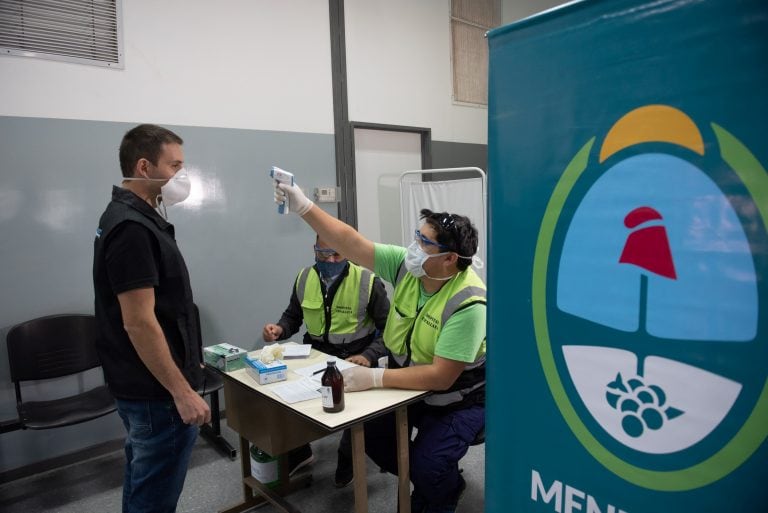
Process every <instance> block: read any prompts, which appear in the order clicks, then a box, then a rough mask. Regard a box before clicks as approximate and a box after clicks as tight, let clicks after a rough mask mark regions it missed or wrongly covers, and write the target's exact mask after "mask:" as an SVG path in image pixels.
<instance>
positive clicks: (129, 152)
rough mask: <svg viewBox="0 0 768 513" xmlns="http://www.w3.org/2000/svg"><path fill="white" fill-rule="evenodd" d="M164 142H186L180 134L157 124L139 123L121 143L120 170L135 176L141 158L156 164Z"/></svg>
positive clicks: (127, 174) (127, 133)
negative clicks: (134, 172)
mask: <svg viewBox="0 0 768 513" xmlns="http://www.w3.org/2000/svg"><path fill="white" fill-rule="evenodd" d="M164 144H184V141H183V140H182V139H181V137H179V136H178V135H176V134H174V133H173V132H171V131H170V130H168V129H167V128H163V127H161V126H157V125H149V124H144V125H139V126H137V127H134V128H131V129H130V130H128V131H127V132H126V133H125V135H124V136H123V141H122V142H121V143H120V170H121V171H122V172H123V176H125V177H131V176H133V170H134V169H135V168H136V163H137V162H138V161H139V160H140V159H147V160H148V161H150V162H151V163H152V164H154V165H155V166H156V165H157V160H158V159H159V158H160V153H161V152H162V151H163V145H164Z"/></svg>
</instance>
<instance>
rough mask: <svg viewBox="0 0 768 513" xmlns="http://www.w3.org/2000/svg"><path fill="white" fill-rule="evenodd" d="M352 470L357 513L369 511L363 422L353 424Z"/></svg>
mask: <svg viewBox="0 0 768 513" xmlns="http://www.w3.org/2000/svg"><path fill="white" fill-rule="evenodd" d="M352 472H353V475H354V476H355V480H354V484H355V485H354V486H355V513H368V477H367V475H366V470H365V431H364V430H363V423H362V422H361V423H359V424H355V425H354V426H352Z"/></svg>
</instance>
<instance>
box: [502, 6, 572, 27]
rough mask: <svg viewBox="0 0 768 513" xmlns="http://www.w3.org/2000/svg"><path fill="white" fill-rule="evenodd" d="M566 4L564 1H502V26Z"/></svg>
mask: <svg viewBox="0 0 768 513" xmlns="http://www.w3.org/2000/svg"><path fill="white" fill-rule="evenodd" d="M566 3H568V2H566V1H564V0H522V1H521V0H502V4H501V20H502V24H503V25H507V24H509V23H513V22H515V21H518V20H521V19H523V18H527V17H528V16H532V15H534V14H537V13H539V12H542V11H546V10H549V9H551V8H553V7H556V6H558V5H562V4H566Z"/></svg>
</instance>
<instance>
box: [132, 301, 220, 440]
mask: <svg viewBox="0 0 768 513" xmlns="http://www.w3.org/2000/svg"><path fill="white" fill-rule="evenodd" d="M117 300H118V301H119V303H120V310H121V313H122V317H123V327H124V328H125V331H126V332H127V333H128V337H129V338H130V340H131V343H132V344H133V347H134V348H135V349H136V352H137V353H138V355H139V358H141V361H142V362H143V363H144V365H146V366H147V368H148V369H149V372H151V373H152V375H153V376H154V377H155V379H157V380H158V381H159V382H160V384H161V385H163V386H164V387H165V389H166V390H168V392H169V393H170V394H171V396H172V397H173V401H174V403H175V404H176V409H177V410H178V411H179V415H180V416H181V419H182V420H183V421H184V423H185V424H196V425H201V424H203V423H207V422H210V420H211V409H210V408H209V407H208V403H206V402H205V400H203V398H202V397H200V396H199V395H198V394H197V392H195V391H194V390H192V387H191V386H190V385H189V383H188V382H187V380H186V378H185V377H184V375H183V374H182V373H181V371H180V370H179V368H178V367H177V366H176V363H175V362H174V361H173V358H172V357H171V352H170V349H169V348H168V343H167V341H166V340H165V334H164V333H163V330H162V328H161V327H160V323H159V322H158V321H157V317H156V316H155V291H154V289H153V288H151V287H146V288H140V289H133V290H129V291H126V292H122V293H120V294H118V295H117Z"/></svg>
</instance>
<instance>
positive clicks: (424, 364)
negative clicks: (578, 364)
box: [275, 184, 486, 513]
mask: <svg viewBox="0 0 768 513" xmlns="http://www.w3.org/2000/svg"><path fill="white" fill-rule="evenodd" d="M286 197H287V198H288V199H289V203H290V205H291V210H292V211H293V212H295V213H297V214H298V215H300V216H301V217H302V219H303V220H304V221H305V222H307V224H309V225H310V226H311V227H312V229H313V230H315V232H316V233H317V234H318V235H319V236H320V238H322V239H323V240H324V241H327V242H328V243H329V244H330V245H332V246H333V247H334V248H335V249H336V251H338V252H339V254H341V255H342V256H344V257H346V258H349V259H351V260H354V261H355V262H358V263H359V264H360V265H362V266H364V267H366V268H368V269H373V270H374V271H375V272H376V274H377V275H378V276H381V277H382V279H384V280H387V281H390V282H391V283H393V284H394V286H395V290H394V295H393V297H392V308H391V309H390V312H389V317H388V319H387V325H386V328H385V329H384V337H383V338H384V344H385V345H386V348H387V349H388V350H389V351H390V353H391V356H390V359H389V368H387V369H384V368H375V369H374V368H366V367H354V368H351V369H347V370H345V371H343V372H342V374H343V375H344V385H345V390H347V391H351V392H354V391H358V390H366V389H369V388H373V387H392V388H403V389H412V390H431V391H432V392H433V394H431V395H430V396H428V397H427V398H426V399H425V400H424V401H422V402H419V403H416V404H414V405H412V406H409V408H408V421H409V424H410V427H411V429H412V427H416V428H417V429H418V433H417V435H416V437H415V438H414V439H413V440H412V441H411V444H410V476H411V482H412V483H413V493H412V494H411V511H413V512H414V513H437V512H440V513H447V512H453V511H455V510H456V506H457V503H458V501H459V498H460V497H461V495H462V493H463V491H464V488H465V487H466V484H465V482H464V479H463V478H462V476H461V474H460V473H459V468H458V462H459V460H460V459H461V458H462V457H463V456H464V455H465V454H466V452H467V450H468V449H469V445H470V443H471V442H472V441H473V440H474V439H475V438H476V437H477V435H478V433H480V432H481V430H483V429H484V428H485V359H486V355H485V336H486V335H485V315H486V299H485V297H486V293H485V290H486V289H485V284H484V283H483V282H482V280H481V279H480V277H479V276H478V275H477V274H476V273H475V272H474V270H473V269H472V268H471V267H470V264H471V263H472V262H473V260H474V255H475V253H476V252H477V245H478V235H477V229H476V228H475V227H474V226H472V224H471V222H470V220H469V219H468V218H466V217H464V216H460V215H456V214H449V213H446V212H439V213H437V212H432V211H430V210H426V209H425V210H422V211H421V218H422V219H423V221H424V223H423V224H422V225H421V227H420V228H419V229H418V230H417V231H416V234H415V240H414V241H413V242H412V243H411V244H410V246H409V247H408V248H407V249H406V248H402V247H399V246H391V245H385V244H374V243H373V242H371V241H370V240H368V239H366V238H365V237H363V236H362V235H361V234H359V233H358V232H357V231H356V230H355V229H354V228H352V227H351V226H348V225H347V224H345V223H343V222H341V221H340V220H338V219H336V218H334V217H332V216H330V215H329V214H327V213H326V212H324V211H323V210H322V209H320V208H317V207H316V206H315V205H314V203H312V201H310V200H309V199H308V198H307V197H306V196H305V195H304V194H303V193H302V192H301V190H300V189H299V187H298V186H296V185H285V184H276V191H275V201H276V202H278V203H282V202H283V201H284V200H285V198H286ZM365 448H366V452H367V454H368V456H370V457H371V459H373V461H374V462H376V463H377V464H378V465H379V466H380V467H381V468H382V469H384V470H387V471H389V472H392V473H393V474H394V473H397V459H396V454H397V444H396V437H395V421H394V414H390V415H386V416H382V417H378V418H376V419H374V420H372V421H369V422H367V423H366V424H365Z"/></svg>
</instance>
